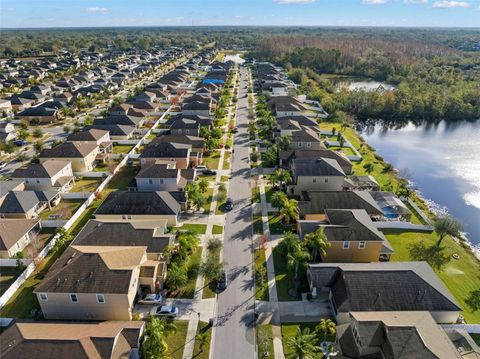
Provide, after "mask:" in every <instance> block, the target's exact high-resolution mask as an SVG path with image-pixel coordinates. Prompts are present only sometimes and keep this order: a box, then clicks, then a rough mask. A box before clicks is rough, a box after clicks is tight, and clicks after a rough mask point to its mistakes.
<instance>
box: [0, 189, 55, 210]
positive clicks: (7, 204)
mask: <svg viewBox="0 0 480 359" xmlns="http://www.w3.org/2000/svg"><path fill="white" fill-rule="evenodd" d="M57 195H58V192H56V191H10V192H8V194H7V195H6V197H5V199H4V200H3V202H2V204H1V206H0V213H19V214H20V213H27V212H28V211H30V210H31V209H32V208H34V207H35V206H37V205H38V204H39V203H41V202H47V201H51V200H52V199H53V198H55V196H57Z"/></svg>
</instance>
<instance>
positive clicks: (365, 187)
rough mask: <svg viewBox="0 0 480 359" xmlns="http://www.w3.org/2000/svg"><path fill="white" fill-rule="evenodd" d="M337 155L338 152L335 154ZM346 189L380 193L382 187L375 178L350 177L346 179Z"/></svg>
mask: <svg viewBox="0 0 480 359" xmlns="http://www.w3.org/2000/svg"><path fill="white" fill-rule="evenodd" d="M335 153H336V152H335ZM344 188H345V189H348V190H358V191H380V185H379V184H378V182H377V181H376V180H375V178H373V176H370V175H368V176H356V175H355V176H350V177H348V178H346V179H345V183H344Z"/></svg>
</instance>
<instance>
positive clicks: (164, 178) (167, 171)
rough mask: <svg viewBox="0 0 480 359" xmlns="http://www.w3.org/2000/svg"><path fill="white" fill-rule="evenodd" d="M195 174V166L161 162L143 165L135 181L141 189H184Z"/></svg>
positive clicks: (193, 178)
mask: <svg viewBox="0 0 480 359" xmlns="http://www.w3.org/2000/svg"><path fill="white" fill-rule="evenodd" d="M195 176H196V174H195V169H194V168H187V169H180V168H175V166H174V164H167V163H161V162H160V163H152V164H150V165H149V166H148V165H147V166H143V167H142V169H141V170H140V172H139V173H138V174H137V175H136V176H135V181H136V183H137V189H138V190H139V191H184V190H185V187H186V185H187V183H189V182H192V181H194V180H195Z"/></svg>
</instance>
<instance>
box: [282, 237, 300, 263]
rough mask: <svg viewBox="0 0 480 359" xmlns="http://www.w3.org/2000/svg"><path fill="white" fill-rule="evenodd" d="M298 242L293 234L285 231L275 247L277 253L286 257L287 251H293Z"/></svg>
mask: <svg viewBox="0 0 480 359" xmlns="http://www.w3.org/2000/svg"><path fill="white" fill-rule="evenodd" d="M299 244H300V242H299V240H298V238H297V236H296V235H295V234H293V233H292V232H286V233H285V234H284V236H283V239H282V240H281V241H280V243H278V246H277V247H278V251H279V253H280V254H281V255H283V256H284V257H286V256H287V254H288V253H292V252H294V251H295V250H296V249H297V247H298V245H299Z"/></svg>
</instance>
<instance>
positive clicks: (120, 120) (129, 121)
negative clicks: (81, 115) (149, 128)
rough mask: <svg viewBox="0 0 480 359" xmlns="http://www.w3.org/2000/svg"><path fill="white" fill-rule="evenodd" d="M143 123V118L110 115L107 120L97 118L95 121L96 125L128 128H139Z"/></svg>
mask: <svg viewBox="0 0 480 359" xmlns="http://www.w3.org/2000/svg"><path fill="white" fill-rule="evenodd" d="M142 121H143V118H141V117H133V116H129V115H108V116H107V117H105V118H97V119H95V120H94V121H93V124H94V126H96V125H126V126H135V127H136V126H138V125H140V123H141V122H142Z"/></svg>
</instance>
